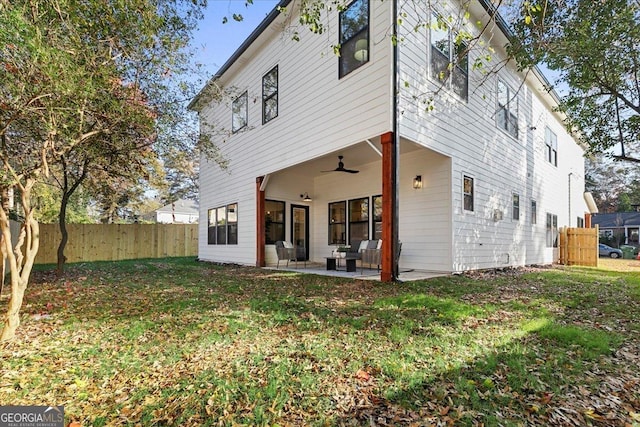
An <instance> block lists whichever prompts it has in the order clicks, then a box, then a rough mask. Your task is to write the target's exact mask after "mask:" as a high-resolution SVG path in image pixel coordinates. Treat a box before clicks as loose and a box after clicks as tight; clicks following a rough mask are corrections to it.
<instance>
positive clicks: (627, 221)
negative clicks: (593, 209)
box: [591, 212, 640, 228]
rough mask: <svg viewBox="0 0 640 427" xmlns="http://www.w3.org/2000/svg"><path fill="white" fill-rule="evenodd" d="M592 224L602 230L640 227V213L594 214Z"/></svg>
mask: <svg viewBox="0 0 640 427" xmlns="http://www.w3.org/2000/svg"><path fill="white" fill-rule="evenodd" d="M591 224H593V225H596V224H597V225H598V226H599V227H600V228H620V227H640V212H615V213H600V214H594V215H593V216H592V217H591Z"/></svg>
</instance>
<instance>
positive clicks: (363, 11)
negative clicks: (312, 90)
mask: <svg viewBox="0 0 640 427" xmlns="http://www.w3.org/2000/svg"><path fill="white" fill-rule="evenodd" d="M339 26H340V56H339V59H338V63H339V77H340V78H342V77H344V76H346V75H347V74H349V73H350V72H352V71H353V70H355V69H357V68H359V67H361V66H362V65H364V64H365V63H366V62H368V61H369V0H355V1H353V2H352V3H351V4H350V5H349V6H347V8H346V9H344V10H343V11H342V12H340V25H339Z"/></svg>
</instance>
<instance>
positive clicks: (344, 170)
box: [340, 169, 360, 173]
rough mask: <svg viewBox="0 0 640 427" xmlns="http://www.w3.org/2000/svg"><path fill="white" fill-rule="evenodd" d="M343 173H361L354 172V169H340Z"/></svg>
mask: <svg viewBox="0 0 640 427" xmlns="http://www.w3.org/2000/svg"><path fill="white" fill-rule="evenodd" d="M340 171H341V172H347V173H358V172H360V171H357V170H353V169H340Z"/></svg>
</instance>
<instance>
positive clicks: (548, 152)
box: [544, 126, 558, 167]
mask: <svg viewBox="0 0 640 427" xmlns="http://www.w3.org/2000/svg"><path fill="white" fill-rule="evenodd" d="M544 146H545V152H544V157H545V160H546V161H547V162H549V163H550V164H551V165H553V166H555V167H557V166H558V135H556V133H555V132H554V131H552V130H551V128H550V127H549V126H545V128H544Z"/></svg>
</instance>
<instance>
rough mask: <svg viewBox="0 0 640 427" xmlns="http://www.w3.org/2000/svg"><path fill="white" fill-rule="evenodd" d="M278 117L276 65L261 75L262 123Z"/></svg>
mask: <svg viewBox="0 0 640 427" xmlns="http://www.w3.org/2000/svg"><path fill="white" fill-rule="evenodd" d="M276 117H278V66H277V65H276V66H275V67H273V68H272V69H271V71H269V72H268V73H267V74H265V75H264V76H263V77H262V124H265V123H267V122H269V121H271V120H273V119H275V118H276Z"/></svg>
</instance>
